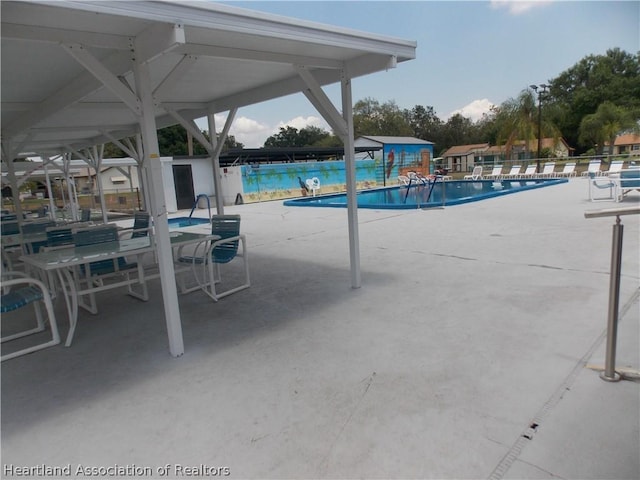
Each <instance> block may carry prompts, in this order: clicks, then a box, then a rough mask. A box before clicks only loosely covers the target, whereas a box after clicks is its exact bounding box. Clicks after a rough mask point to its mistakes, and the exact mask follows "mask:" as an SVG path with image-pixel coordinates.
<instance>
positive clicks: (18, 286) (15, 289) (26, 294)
mask: <svg viewBox="0 0 640 480" xmlns="http://www.w3.org/2000/svg"><path fill="white" fill-rule="evenodd" d="M1 284H2V285H1V286H2V300H1V301H0V312H2V318H3V321H5V320H9V318H10V317H9V316H7V314H8V313H9V312H14V311H17V310H19V309H21V308H24V307H26V306H28V305H33V306H34V309H35V320H36V326H35V327H32V328H27V329H26V330H20V331H18V332H16V333H12V334H9V335H6V336H4V337H2V343H3V344H4V343H5V342H8V341H11V340H17V339H19V338H23V337H26V336H29V335H34V334H36V333H40V332H43V331H44V330H45V328H46V325H45V322H44V319H43V316H42V307H41V303H44V306H45V309H46V311H47V317H48V321H49V325H50V328H51V339H50V340H47V341H44V342H40V343H37V344H35V345H33V344H32V345H29V346H26V347H23V348H21V349H19V350H15V351H13V352H11V353H5V354H3V355H2V357H1V358H0V361H3V362H4V361H5V360H9V359H12V358H16V357H19V356H21V355H26V354H28V353H32V352H36V351H38V350H42V349H43V348H48V347H52V346H54V345H57V344H59V343H60V334H59V332H58V324H57V323H56V317H55V314H54V311H53V304H52V302H51V296H50V295H49V291H48V290H47V287H46V286H45V285H44V283H42V282H41V281H39V280H36V279H35V278H31V277H28V276H27V275H25V274H24V273H22V272H4V273H3V274H2V281H1ZM3 350H4V348H3Z"/></svg>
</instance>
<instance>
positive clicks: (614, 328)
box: [584, 207, 640, 382]
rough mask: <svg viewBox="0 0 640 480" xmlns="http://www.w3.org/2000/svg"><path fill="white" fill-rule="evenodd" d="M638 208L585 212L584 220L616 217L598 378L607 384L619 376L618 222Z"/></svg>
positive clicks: (635, 211)
mask: <svg viewBox="0 0 640 480" xmlns="http://www.w3.org/2000/svg"><path fill="white" fill-rule="evenodd" d="M639 213H640V207H627V208H610V209H605V210H593V211H589V212H585V213H584V216H585V218H600V217H616V223H615V224H614V225H613V241H612V245H611V273H610V279H609V310H608V319H607V351H606V356H605V364H604V371H603V372H602V373H601V374H600V378H602V379H603V380H606V381H607V382H617V381H618V380H620V378H621V377H620V374H618V373H616V343H617V338H618V311H619V305H620V270H621V266H622V236H623V232H624V226H623V225H622V222H621V221H620V217H621V216H622V215H638V214H639Z"/></svg>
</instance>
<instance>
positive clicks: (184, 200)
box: [173, 165, 196, 210]
mask: <svg viewBox="0 0 640 480" xmlns="http://www.w3.org/2000/svg"><path fill="white" fill-rule="evenodd" d="M173 182H174V185H175V188H176V203H177V207H178V210H190V209H191V208H193V202H194V201H195V198H196V197H195V194H194V193H193V175H192V174H191V165H173Z"/></svg>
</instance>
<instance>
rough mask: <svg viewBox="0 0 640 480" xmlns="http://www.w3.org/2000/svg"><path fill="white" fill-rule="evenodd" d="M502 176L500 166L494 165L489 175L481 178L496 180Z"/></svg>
mask: <svg viewBox="0 0 640 480" xmlns="http://www.w3.org/2000/svg"><path fill="white" fill-rule="evenodd" d="M501 176H502V165H494V166H493V170H491V173H489V174H487V175H484V176H483V177H482V178H486V179H494V180H497V179H498V178H500V177H501Z"/></svg>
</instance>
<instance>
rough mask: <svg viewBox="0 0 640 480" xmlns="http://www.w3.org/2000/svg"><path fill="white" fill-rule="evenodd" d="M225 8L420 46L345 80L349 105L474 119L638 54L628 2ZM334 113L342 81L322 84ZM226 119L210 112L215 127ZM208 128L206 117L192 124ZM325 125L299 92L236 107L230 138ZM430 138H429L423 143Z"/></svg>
mask: <svg viewBox="0 0 640 480" xmlns="http://www.w3.org/2000/svg"><path fill="white" fill-rule="evenodd" d="M220 3H224V4H227V5H230V6H235V7H240V8H246V9H250V10H258V11H263V12H267V13H271V14H277V15H283V16H287V17H293V18H300V19H303V20H307V21H313V22H317V23H323V24H328V25H336V26H340V27H345V28H350V29H353V30H359V31H363V32H370V33H375V34H378V35H385V36H389V37H396V38H401V39H405V40H414V41H416V42H417V49H416V58H415V59H414V60H410V61H407V62H402V63H399V64H398V66H397V68H395V69H391V70H388V71H386V72H379V73H374V74H371V75H367V76H364V77H358V78H355V79H353V81H352V94H353V100H354V103H355V102H357V101H358V100H363V99H365V98H372V99H375V100H376V101H378V102H379V103H381V104H382V103H385V102H389V101H392V102H395V104H396V105H397V106H398V107H399V108H401V109H405V108H406V109H411V108H413V107H414V106H416V105H422V106H425V107H429V106H431V107H433V108H434V110H435V113H436V115H437V116H438V117H439V118H440V119H441V120H443V121H446V120H447V119H448V118H449V117H450V116H451V115H453V114H455V113H461V114H462V115H464V116H466V117H468V118H471V119H472V120H477V119H479V118H481V116H482V114H483V113H484V112H487V111H488V110H489V108H490V107H491V105H492V104H495V105H499V104H501V103H502V102H504V101H505V100H508V99H509V98H515V97H517V96H518V94H519V93H520V92H521V91H522V90H524V89H526V88H528V86H529V85H531V84H541V83H547V82H548V81H549V80H551V79H553V78H555V77H557V76H558V75H560V74H561V73H562V72H564V71H565V70H567V69H569V68H571V67H572V66H574V65H575V64H576V63H578V62H579V61H580V60H581V59H583V58H584V57H586V56H587V55H604V54H605V53H606V51H607V50H609V49H611V48H616V47H618V48H620V49H622V50H624V51H626V52H628V53H633V54H635V53H637V52H638V51H639V50H640V2H639V1H637V0H635V1H586V0H583V1H567V0H565V1H552V0H538V1H512V0H511V1H498V0H494V1H453V0H451V1H409V2H407V1H375V0H374V1H372V0H367V1H301V0H299V1H295V2H282V1H230V2H220ZM325 92H326V93H327V95H328V96H329V97H330V98H331V99H332V100H333V102H334V105H337V106H338V108H339V105H340V103H341V102H340V90H339V85H331V86H328V87H325ZM225 118H226V115H216V125H217V128H219V129H221V128H222V126H223V125H224V120H225ZM197 123H198V125H199V126H200V128H202V129H207V128H208V127H207V124H206V122H204V121H200V120H198V121H197ZM309 125H313V126H317V127H320V128H323V129H325V130H326V131H327V132H330V131H331V129H330V128H329V126H328V124H327V123H326V122H325V121H324V119H322V117H321V116H320V115H319V114H318V112H317V111H316V110H315V108H314V107H313V106H312V105H311V104H310V103H309V101H308V100H307V99H306V97H304V96H303V95H302V94H300V93H299V94H295V95H289V96H287V97H283V98H280V99H276V100H271V101H268V102H263V103H260V104H256V105H252V106H249V107H243V108H240V109H239V110H238V113H237V114H236V118H235V121H234V122H233V125H232V127H231V129H230V132H229V133H230V134H231V135H233V136H234V137H235V139H236V140H237V141H238V142H241V143H243V144H244V146H245V148H258V147H262V145H263V144H264V141H265V140H266V139H267V138H268V137H269V136H271V135H274V134H276V133H278V132H279V130H280V128H281V127H285V126H292V127H295V128H297V129H301V128H304V127H306V126H309ZM426 140H428V139H426Z"/></svg>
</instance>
